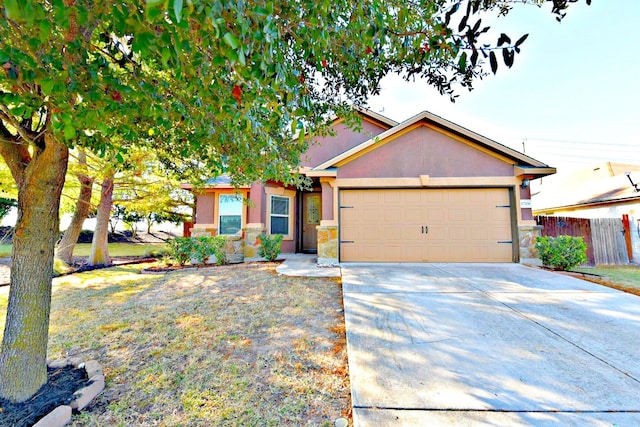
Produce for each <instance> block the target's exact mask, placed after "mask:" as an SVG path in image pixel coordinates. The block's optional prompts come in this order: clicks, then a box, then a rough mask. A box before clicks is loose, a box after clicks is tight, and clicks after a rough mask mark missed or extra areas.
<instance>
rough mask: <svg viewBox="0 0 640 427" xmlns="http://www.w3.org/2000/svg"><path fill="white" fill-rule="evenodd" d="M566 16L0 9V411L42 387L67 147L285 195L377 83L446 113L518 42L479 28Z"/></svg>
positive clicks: (390, 5) (427, 1)
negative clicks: (3, 289)
mask: <svg viewBox="0 0 640 427" xmlns="http://www.w3.org/2000/svg"><path fill="white" fill-rule="evenodd" d="M576 1H577V0H549V1H546V2H545V1H542V0H518V1H515V0H467V1H451V0H413V1H406V0H358V1H354V0H294V1H287V2H284V1H283V2H273V1H267V0H247V1H238V2H223V1H219V0H218V1H215V0H214V1H207V2H204V1H199V0H147V1H146V3H142V2H135V1H128V0H123V1H117V2H114V1H95V0H48V1H36V0H0V12H2V13H3V14H4V16H5V18H6V19H3V20H0V39H2V40H3V42H2V44H1V45H0V66H1V67H2V69H1V70H0V155H2V157H3V158H4V160H5V162H6V163H7V166H8V167H9V169H10V171H11V174H12V176H13V178H14V180H15V181H16V184H17V188H18V223H17V227H16V238H15V239H14V246H13V247H14V252H13V259H12V262H13V270H12V278H11V293H10V297H9V308H8V314H7V318H8V320H7V322H6V325H7V327H6V328H5V335H4V338H3V345H2V353H1V354H0V395H2V396H5V397H8V398H10V399H13V400H24V399H26V398H27V397H29V396H30V394H33V393H34V392H35V391H36V390H37V388H38V387H39V386H40V385H41V384H42V383H43V381H44V380H45V377H46V369H44V368H45V356H46V339H47V332H46V329H47V324H48V313H49V307H50V304H49V298H50V284H51V280H50V275H51V264H52V258H53V246H54V244H55V240H56V239H57V233H58V230H57V229H58V226H59V224H58V219H57V211H58V206H59V199H60V191H61V189H62V184H63V182H64V176H65V171H66V166H67V159H68V149H69V147H76V146H79V147H84V148H85V149H87V150H90V151H93V152H95V153H97V154H100V153H105V152H116V153H120V154H119V155H118V154H116V158H117V159H118V161H120V162H123V161H124V160H123V159H124V157H125V156H124V153H126V152H127V150H130V149H132V147H136V146H144V147H149V148H150V149H153V150H156V151H157V152H158V153H159V154H160V156H161V157H163V158H164V162H165V163H166V164H171V163H172V159H177V158H181V159H185V160H184V162H181V164H180V165H176V168H182V170H181V172H182V173H185V174H188V173H191V174H192V175H193V177H194V178H195V177H197V176H199V175H202V174H206V175H208V176H216V175H220V174H222V173H227V174H229V175H230V176H231V177H232V178H233V180H234V182H236V183H240V182H248V181H253V180H255V179H277V180H282V181H287V182H292V181H295V179H296V176H295V175H293V174H291V173H290V171H291V168H292V167H294V166H296V165H297V163H298V159H299V156H300V154H301V153H302V152H303V151H304V150H305V148H306V140H305V136H307V135H313V134H315V133H320V132H323V127H322V125H323V123H324V120H325V119H326V118H327V116H328V115H329V114H339V115H344V114H348V112H349V110H350V106H351V105H353V104H363V103H365V102H366V99H367V97H368V96H369V95H371V94H375V93H377V92H378V91H379V82H380V79H381V78H382V77H383V76H385V75H386V74H388V73H399V74H402V75H404V76H405V77H406V78H411V77H413V76H420V77H423V78H425V79H426V80H427V81H428V82H429V84H431V85H433V86H434V87H436V88H437V89H438V90H439V91H440V92H441V93H442V94H445V95H448V96H450V97H454V96H455V95H454V89H455V88H456V87H457V86H461V87H467V88H471V87H472V85H473V82H474V80H476V79H477V78H481V77H482V76H483V75H485V74H487V73H488V72H489V71H492V72H494V73H495V72H496V70H497V68H498V66H499V63H504V64H505V65H506V66H511V65H512V64H513V61H514V58H515V54H516V53H518V52H519V51H520V48H521V45H522V43H523V42H524V41H525V39H526V35H517V36H515V37H513V38H512V37H510V36H508V35H506V34H502V33H499V31H496V30H495V29H492V28H489V26H486V25H484V24H483V23H482V18H483V16H484V15H483V14H484V13H498V14H505V13H507V12H508V11H509V9H510V8H511V7H512V6H513V5H514V4H518V3H530V4H538V5H539V4H542V3H550V4H551V5H552V12H553V13H554V14H556V16H557V17H559V18H560V17H561V16H562V14H563V13H564V11H565V9H566V8H567V6H568V5H569V4H570V3H574V2H576ZM586 1H587V3H589V0H586ZM294 135H297V136H298V137H296V138H294V137H293V136H294ZM185 165H188V166H186V167H185ZM33 254H39V255H33ZM25 295H29V297H28V298H27V297H25ZM33 307H38V309H37V310H33ZM26 343H28V344H26Z"/></svg>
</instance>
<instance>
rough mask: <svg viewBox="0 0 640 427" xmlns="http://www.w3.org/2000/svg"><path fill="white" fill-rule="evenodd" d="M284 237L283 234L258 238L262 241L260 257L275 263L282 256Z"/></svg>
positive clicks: (259, 249) (263, 235)
mask: <svg viewBox="0 0 640 427" xmlns="http://www.w3.org/2000/svg"><path fill="white" fill-rule="evenodd" d="M282 237H283V236H282V234H261V235H260V236H258V238H259V239H260V247H259V248H258V255H260V256H261V257H263V258H265V259H266V260H267V261H275V260H276V258H278V255H280V249H281V246H282Z"/></svg>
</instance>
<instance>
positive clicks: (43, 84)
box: [39, 79, 55, 95]
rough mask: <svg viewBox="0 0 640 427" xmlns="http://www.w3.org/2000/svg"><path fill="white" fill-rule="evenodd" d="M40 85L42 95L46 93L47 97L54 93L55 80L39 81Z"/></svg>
mask: <svg viewBox="0 0 640 427" xmlns="http://www.w3.org/2000/svg"><path fill="white" fill-rule="evenodd" d="M39 83H40V89H41V90H42V93H44V94H45V95H51V93H52V92H53V86H54V84H55V80H53V79H42V80H40V81H39Z"/></svg>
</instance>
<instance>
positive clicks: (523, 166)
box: [314, 111, 556, 176]
mask: <svg viewBox="0 0 640 427" xmlns="http://www.w3.org/2000/svg"><path fill="white" fill-rule="evenodd" d="M420 122H426V123H429V124H432V125H435V126H436V127H437V128H440V129H443V130H445V131H447V132H450V133H452V134H454V135H456V136H458V137H462V138H464V139H466V140H470V141H472V142H474V143H475V144H477V145H479V146H481V147H484V148H486V149H488V150H490V151H492V152H494V153H496V154H499V155H501V156H504V157H507V158H509V159H511V160H513V161H514V162H515V163H516V164H517V165H518V167H519V168H520V170H519V172H520V174H522V175H532V176H546V175H550V174H553V173H555V171H556V170H555V168H552V167H549V166H548V165H547V164H545V163H543V162H540V161H538V160H536V159H534V158H532V157H529V156H527V155H525V154H523V153H520V152H519V151H516V150H513V149H511V148H509V147H507V146H505V145H502V144H500V143H498V142H496V141H493V140H491V139H489V138H486V137H484V136H482V135H480V134H477V133H475V132H473V131H470V130H469V129H467V128H464V127H462V126H460V125H457V124H455V123H453V122H450V121H448V120H446V119H443V118H442V117H440V116H437V115H435V114H432V113H430V112H428V111H423V112H422V113H420V114H416V115H415V116H413V117H411V118H409V119H407V120H405V121H404V122H402V123H399V124H396V125H395V126H393V127H392V128H390V129H388V130H386V131H385V132H382V133H381V134H379V135H377V136H376V137H374V138H371V139H369V140H367V141H365V142H363V143H361V144H359V145H357V146H355V147H354V148H352V149H350V150H347V151H345V152H343V153H341V154H339V155H337V156H335V157H333V158H332V159H329V160H327V161H326V162H324V163H322V164H321V165H318V166H317V167H315V168H314V170H323V169H327V168H331V167H335V166H336V165H337V164H338V163H341V162H344V161H348V159H349V158H351V157H354V156H356V155H357V154H358V153H361V152H362V151H364V150H366V149H368V148H369V147H371V146H373V145H374V144H378V143H379V142H381V141H383V140H385V139H387V138H390V137H392V136H394V135H396V134H398V133H400V132H402V131H403V130H405V129H407V128H409V127H411V126H413V125H415V124H418V123H420Z"/></svg>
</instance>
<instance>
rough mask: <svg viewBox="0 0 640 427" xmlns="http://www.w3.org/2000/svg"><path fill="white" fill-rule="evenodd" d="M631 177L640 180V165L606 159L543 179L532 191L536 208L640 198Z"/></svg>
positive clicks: (637, 200) (551, 208)
mask: <svg viewBox="0 0 640 427" xmlns="http://www.w3.org/2000/svg"><path fill="white" fill-rule="evenodd" d="M627 173H629V174H630V177H631V180H629V176H627ZM631 181H633V182H634V183H640V165H637V164H623V163H612V162H606V163H603V164H600V165H596V166H593V167H590V168H585V169H580V170H576V171H572V172H568V173H562V174H558V175H555V176H554V177H551V178H548V179H546V180H543V182H541V183H540V187H539V190H540V191H538V192H537V193H534V194H533V205H534V211H535V212H542V211H544V212H548V211H553V210H565V209H575V208H577V207H587V206H597V205H603V204H613V203H630V202H639V201H640V192H638V191H636V189H635V187H634V186H633V185H632V184H631Z"/></svg>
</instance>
